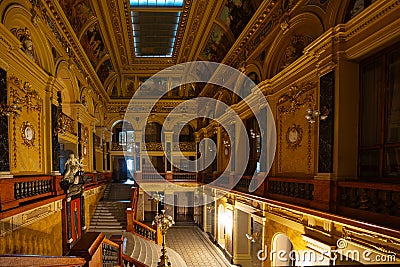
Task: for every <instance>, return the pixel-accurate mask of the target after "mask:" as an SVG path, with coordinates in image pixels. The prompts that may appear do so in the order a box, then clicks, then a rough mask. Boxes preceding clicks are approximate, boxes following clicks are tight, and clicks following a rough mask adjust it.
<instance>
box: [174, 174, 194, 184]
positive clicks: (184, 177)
mask: <svg viewBox="0 0 400 267" xmlns="http://www.w3.org/2000/svg"><path fill="white" fill-rule="evenodd" d="M172 180H173V181H175V182H179V181H184V182H196V181H197V173H194V172H193V173H191V172H190V173H173V174H172Z"/></svg>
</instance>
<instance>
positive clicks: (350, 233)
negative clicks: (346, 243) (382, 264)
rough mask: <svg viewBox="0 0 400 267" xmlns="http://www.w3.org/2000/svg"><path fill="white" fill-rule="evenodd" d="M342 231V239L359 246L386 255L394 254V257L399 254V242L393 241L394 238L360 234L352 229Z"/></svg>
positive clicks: (345, 228) (346, 228) (374, 234)
mask: <svg viewBox="0 0 400 267" xmlns="http://www.w3.org/2000/svg"><path fill="white" fill-rule="evenodd" d="M342 231H343V238H345V239H348V240H351V241H353V242H355V243H360V244H361V245H364V246H367V247H370V248H372V249H376V250H377V251H380V252H383V253H386V254H395V255H398V254H400V241H399V240H395V239H394V238H390V237H385V236H383V235H380V234H376V233H367V232H361V231H357V230H354V229H350V228H348V227H343V229H342ZM362 237H365V238H369V240H366V239H364V238H362ZM374 241H375V242H374ZM376 241H379V242H381V243H385V244H387V245H383V244H381V243H377V242H376ZM390 245H392V246H390ZM394 246H395V247H396V248H395V247H394Z"/></svg>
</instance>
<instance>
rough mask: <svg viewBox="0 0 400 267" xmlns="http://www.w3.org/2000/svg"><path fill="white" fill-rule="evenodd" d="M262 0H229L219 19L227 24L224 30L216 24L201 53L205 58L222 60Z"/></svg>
mask: <svg viewBox="0 0 400 267" xmlns="http://www.w3.org/2000/svg"><path fill="white" fill-rule="evenodd" d="M261 2H262V0H227V1H226V3H225V6H224V7H223V9H222V11H221V14H220V15H219V18H218V20H219V21H220V22H222V23H223V24H225V25H226V29H229V30H227V31H226V30H223V29H222V28H221V27H220V26H219V25H218V24H215V26H214V29H213V31H212V33H211V35H210V38H209V40H208V42H207V44H206V46H205V48H204V50H203V52H202V54H201V56H202V57H203V59H206V60H211V61H216V62H220V61H222V59H223V58H224V57H225V55H226V54H227V53H228V51H229V49H230V48H231V47H232V45H233V44H234V42H235V40H236V39H237V38H238V37H239V35H240V34H241V33H242V31H243V29H244V28H245V27H246V25H247V24H248V22H249V21H250V19H251V18H252V16H253V15H254V13H255V12H256V10H257V9H258V7H259V6H260V4H261Z"/></svg>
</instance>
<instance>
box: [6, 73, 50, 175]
mask: <svg viewBox="0 0 400 267" xmlns="http://www.w3.org/2000/svg"><path fill="white" fill-rule="evenodd" d="M8 87H9V94H10V98H11V100H12V101H13V102H16V103H17V105H18V106H19V107H20V108H21V111H20V112H19V116H14V117H12V118H11V119H10V127H9V132H10V135H9V136H10V162H11V166H10V168H11V171H12V172H13V173H43V172H44V164H43V161H44V160H43V136H44V133H43V126H44V125H43V124H44V120H43V112H44V110H43V100H42V97H41V96H40V95H39V93H38V92H37V91H36V90H35V89H34V88H33V86H32V85H31V84H30V83H29V82H27V81H23V80H21V79H19V78H17V77H16V76H10V78H9V79H8Z"/></svg>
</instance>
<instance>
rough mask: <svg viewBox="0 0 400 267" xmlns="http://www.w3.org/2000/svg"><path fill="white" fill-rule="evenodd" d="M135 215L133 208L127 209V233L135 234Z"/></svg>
mask: <svg viewBox="0 0 400 267" xmlns="http://www.w3.org/2000/svg"><path fill="white" fill-rule="evenodd" d="M133 215H134V212H133V210H132V209H131V208H127V209H126V231H127V232H134V225H133Z"/></svg>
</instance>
